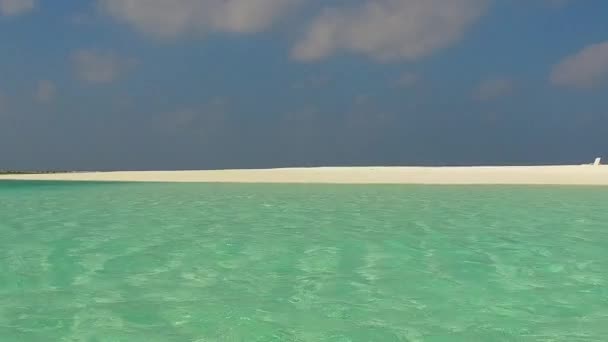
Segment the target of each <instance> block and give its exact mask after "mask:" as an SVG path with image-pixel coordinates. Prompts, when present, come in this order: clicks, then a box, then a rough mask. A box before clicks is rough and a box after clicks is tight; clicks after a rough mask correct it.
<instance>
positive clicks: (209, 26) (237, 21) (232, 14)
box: [99, 0, 302, 38]
mask: <svg viewBox="0 0 608 342" xmlns="http://www.w3.org/2000/svg"><path fill="white" fill-rule="evenodd" d="M300 2H302V0H231V1H226V0H200V1H196V0H172V1H166V0H100V2H99V4H100V7H101V8H102V10H103V11H105V12H106V13H108V14H110V15H111V16H113V17H114V18H116V19H119V20H121V21H124V22H126V23H129V24H131V25H133V26H134V27H135V28H136V29H137V30H139V31H141V32H143V33H145V34H148V35H151V36H156V37H161V38H171V37H177V36H179V35H182V34H191V33H194V34H202V35H204V34H207V33H210V32H230V33H255V32H259V31H262V30H264V29H266V28H268V27H269V26H271V25H272V24H273V23H274V21H275V20H276V19H277V18H278V17H279V16H280V15H282V14H284V13H285V12H286V11H288V10H289V9H290V8H291V7H293V6H295V5H297V4H298V3H300Z"/></svg>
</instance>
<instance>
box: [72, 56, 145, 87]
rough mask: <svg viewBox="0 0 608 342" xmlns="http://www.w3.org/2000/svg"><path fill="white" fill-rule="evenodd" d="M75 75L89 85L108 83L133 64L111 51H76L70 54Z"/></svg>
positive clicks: (133, 62) (130, 60) (131, 61)
mask: <svg viewBox="0 0 608 342" xmlns="http://www.w3.org/2000/svg"><path fill="white" fill-rule="evenodd" d="M72 62H73V63H74V70H75V72H76V75H77V76H78V77H79V78H80V79H81V80H83V81H86V82H90V83H109V82H112V81H114V80H115V79H116V78H118V77H119V76H120V75H121V74H122V73H124V72H125V71H126V70H128V69H129V68H130V67H132V66H133V65H134V64H135V61H134V60H133V59H128V58H123V57H121V56H118V55H117V54H115V53H114V52H111V51H99V50H78V51H76V52H74V53H73V54H72Z"/></svg>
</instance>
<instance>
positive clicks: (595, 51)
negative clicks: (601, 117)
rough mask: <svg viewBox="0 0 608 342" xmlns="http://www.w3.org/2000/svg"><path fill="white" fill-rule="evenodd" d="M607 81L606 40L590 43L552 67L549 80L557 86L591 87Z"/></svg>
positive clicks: (607, 57) (607, 42)
mask: <svg viewBox="0 0 608 342" xmlns="http://www.w3.org/2000/svg"><path fill="white" fill-rule="evenodd" d="M607 81H608V41H605V42H602V43H598V44H592V45H589V46H587V47H585V48H583V49H582V50H581V51H579V52H577V53H575V54H573V55H571V56H568V57H566V58H565V59H563V60H562V61H561V62H559V63H558V64H556V65H555V66H554V67H553V71H552V72H551V82H552V83H553V84H554V85H557V86H566V87H574V88H593V87H596V86H599V85H601V84H602V83H604V82H607Z"/></svg>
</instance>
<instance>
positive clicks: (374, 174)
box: [0, 165, 608, 185]
mask: <svg viewBox="0 0 608 342" xmlns="http://www.w3.org/2000/svg"><path fill="white" fill-rule="evenodd" d="M0 180H56V181H118V182H206V183H322V184H505V185H507V184H510V185H519V184H521V185H608V166H605V165H602V166H592V165H576V166H497V167H319V168H284V169H264V170H217V171H120V172H82V173H80V172H75V173H57V174H29V175H27V174H21V175H0Z"/></svg>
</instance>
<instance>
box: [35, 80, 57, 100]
mask: <svg viewBox="0 0 608 342" xmlns="http://www.w3.org/2000/svg"><path fill="white" fill-rule="evenodd" d="M55 93H56V87H55V83H53V82H52V81H49V80H40V81H38V86H37V88H36V100H37V101H38V102H50V101H52V100H53V99H54V98H55Z"/></svg>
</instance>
